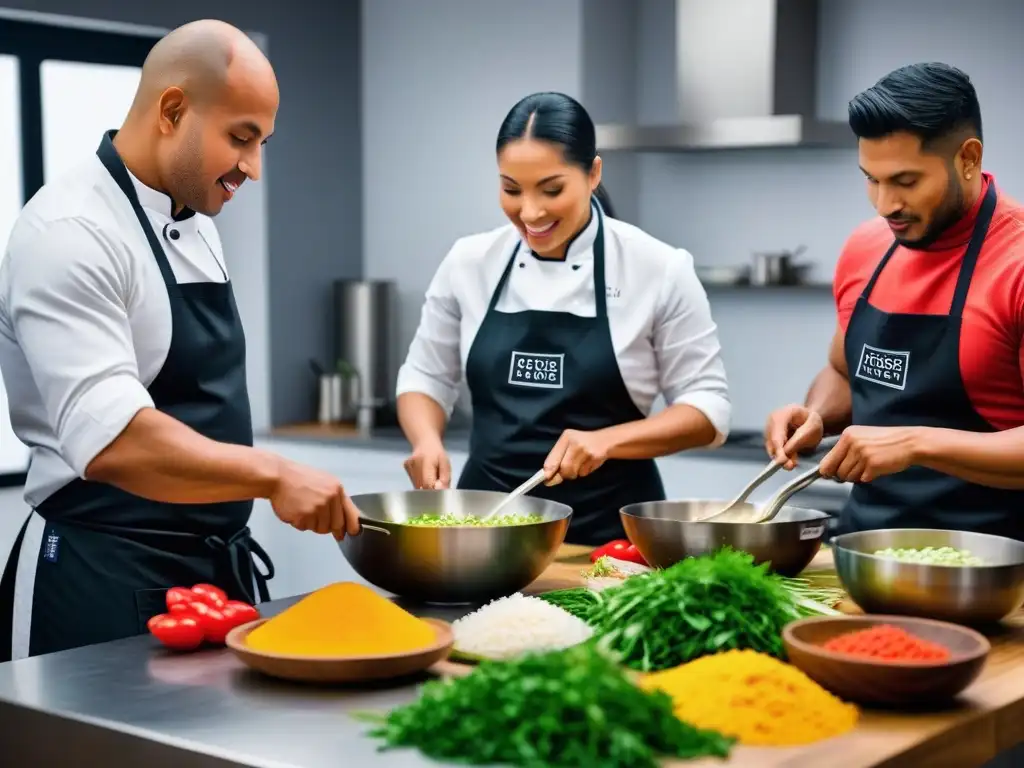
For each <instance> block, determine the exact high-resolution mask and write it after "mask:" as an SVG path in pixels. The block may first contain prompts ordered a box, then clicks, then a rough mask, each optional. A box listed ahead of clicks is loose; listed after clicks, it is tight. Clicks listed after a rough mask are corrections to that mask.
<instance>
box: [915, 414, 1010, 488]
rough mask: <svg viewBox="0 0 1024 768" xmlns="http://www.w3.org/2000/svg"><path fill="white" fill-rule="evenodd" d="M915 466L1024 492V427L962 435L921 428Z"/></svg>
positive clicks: (953, 431)
mask: <svg viewBox="0 0 1024 768" xmlns="http://www.w3.org/2000/svg"><path fill="white" fill-rule="evenodd" d="M913 453H914V456H913V459H912V463H913V464H916V465H918V466H922V467H928V468H929V469H934V470H937V471H939V472H944V473H945V474H947V475H953V476H954V477H959V478H960V479H962V480H967V481H968V482H971V483H978V484H980V485H986V486H989V487H991V488H1007V489H1011V490H1018V489H1024V427H1018V428H1016V429H1008V430H1005V431H1003V432H962V431H960V430H955V429H937V428H929V427H920V428H918V432H917V434H916V436H915V439H914V448H913Z"/></svg>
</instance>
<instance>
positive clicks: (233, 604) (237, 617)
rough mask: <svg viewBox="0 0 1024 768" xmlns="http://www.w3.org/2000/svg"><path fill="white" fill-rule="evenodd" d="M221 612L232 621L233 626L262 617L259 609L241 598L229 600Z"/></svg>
mask: <svg viewBox="0 0 1024 768" xmlns="http://www.w3.org/2000/svg"><path fill="white" fill-rule="evenodd" d="M221 613H223V614H224V618H226V619H227V620H228V621H229V622H230V623H231V627H232V628H234V627H237V626H240V625H242V624H247V623H248V622H250V621H256V619H258V618H259V617H260V612H259V610H257V609H256V608H255V607H254V606H251V605H249V604H248V603H243V602H241V601H240V600H228V601H227V602H226V603H225V604H224V607H223V608H221Z"/></svg>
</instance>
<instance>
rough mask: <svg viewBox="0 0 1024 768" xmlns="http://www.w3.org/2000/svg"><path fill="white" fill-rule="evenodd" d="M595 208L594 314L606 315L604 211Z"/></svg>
mask: <svg viewBox="0 0 1024 768" xmlns="http://www.w3.org/2000/svg"><path fill="white" fill-rule="evenodd" d="M596 208H597V237H595V238H594V315H595V317H598V318H603V317H607V316H608V288H607V287H606V286H607V283H606V281H605V278H604V213H602V212H601V206H600V205H598V206H596Z"/></svg>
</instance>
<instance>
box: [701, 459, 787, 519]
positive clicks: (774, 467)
mask: <svg viewBox="0 0 1024 768" xmlns="http://www.w3.org/2000/svg"><path fill="white" fill-rule="evenodd" d="M780 469H782V465H781V464H778V463H777V462H776V461H775V460H774V459H773V460H772V461H770V462H768V466H766V467H765V468H764V469H762V470H761V472H760V474H758V476H757V477H755V478H754V479H753V480H751V481H750V482H749V483H747V487H746V488H744V489H743V490H742V491H740V493H739V495H738V496H737V497H736V498H735V499H733V500H732V501H730V502H729V503H728V504H727V505H726V506H725V507H724V508H723V509H721V510H719V511H718V512H715V513H714V514H713V515H711V516H710V517H705V518H704V519H703V520H701V522H708V521H710V520H715V519H717V518H719V517H722V516H723V515H725V514H726V513H727V512H733V511H736V509H737V508H738V507H741V506H742V505H743V504H744V503H745V502H746V500H747V497H749V496H750V494H752V493H753V492H754V491H755V490H756V489H757V488H758V487H759V486H760V485H761V483H763V482H764V481H765V480H767V479H768V478H769V477H771V476H772V475H774V474H775V473H776V472H778V471H779V470H780Z"/></svg>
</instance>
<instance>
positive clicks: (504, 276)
mask: <svg viewBox="0 0 1024 768" xmlns="http://www.w3.org/2000/svg"><path fill="white" fill-rule="evenodd" d="M522 244H523V243H522V241H521V240H517V241H516V247H515V248H513V249H512V255H511V256H510V257H509V259H508V264H506V265H505V271H504V272H502V273H501V277H499V278H498V284H497V285H496V286H495V287H494V292H493V293H492V294H491V301H490V302H489V303H488V304H487V311H488V312H493V311H494V309H495V307H497V306H498V299H499V298H501V289H502V288H504V287H505V283H507V282H508V276H509V275H510V274H512V265H513V264H515V263H516V255H517V254H518V253H519V246H521V245H522Z"/></svg>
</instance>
